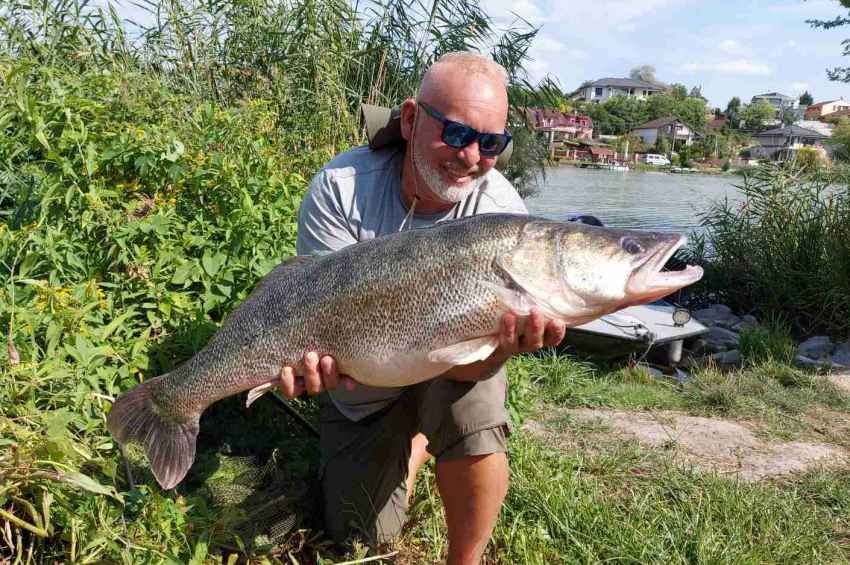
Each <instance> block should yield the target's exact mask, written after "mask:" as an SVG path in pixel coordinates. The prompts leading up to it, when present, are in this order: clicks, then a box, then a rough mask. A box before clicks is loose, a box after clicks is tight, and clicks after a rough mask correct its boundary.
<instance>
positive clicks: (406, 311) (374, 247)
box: [108, 214, 699, 488]
mask: <svg viewBox="0 0 850 565" xmlns="http://www.w3.org/2000/svg"><path fill="white" fill-rule="evenodd" d="M624 238H626V239H629V240H630V241H629V246H626V245H624V244H623V241H624ZM638 241H639V242H640V244H638V245H637V246H635V243H636V242H638ZM681 242H682V238H681V236H678V235H670V234H654V233H646V234H642V233H638V232H626V231H621V230H608V229H603V228H595V227H590V226H584V225H580V224H569V223H563V222H553V221H549V220H543V219H541V218H533V217H528V216H521V215H509V214H491V215H481V216H476V217H472V218H466V219H462V220H457V221H453V222H446V223H442V224H438V225H437V226H433V227H429V228H421V229H413V230H408V231H405V232H402V233H398V234H392V235H388V236H384V237H380V238H376V239H373V240H369V241H365V242H361V243H359V244H356V245H352V246H350V247H347V248H345V249H342V250H340V251H337V252H335V253H332V254H329V255H325V256H322V257H317V258H312V259H305V258H296V259H295V260H293V261H290V262H288V263H284V264H283V265H280V266H278V267H277V268H275V269H274V270H273V271H272V272H271V273H269V274H268V275H267V276H266V277H265V278H264V279H263V280H262V281H261V282H260V283H259V285H258V286H257V288H256V289H255V291H254V292H253V293H252V294H251V295H250V296H249V297H248V298H247V299H246V300H245V301H244V302H243V303H242V304H241V305H240V306H239V307H238V308H237V309H236V310H235V311H234V312H232V313H231V314H230V316H229V317H228V318H227V319H226V320H225V321H224V323H223V324H222V327H221V328H220V329H219V331H218V332H217V333H216V334H215V335H214V336H213V338H212V339H211V340H210V342H209V343H208V344H207V345H206V347H204V348H203V349H202V350H201V351H199V352H198V353H197V354H196V355H195V356H194V357H193V358H192V359H190V360H188V361H187V362H186V363H185V364H183V365H182V366H180V367H178V368H177V369H175V370H173V371H172V372H170V373H167V374H165V375H161V376H159V377H156V378H154V379H151V380H149V381H147V382H145V383H142V384H141V385H139V386H138V387H136V388H134V389H132V390H131V391H129V392H127V393H125V394H124V395H122V396H121V397H119V398H118V400H117V401H116V402H115V405H114V406H113V408H112V411H111V412H110V415H109V419H108V426H109V429H110V431H111V432H112V434H113V436H114V437H115V438H116V440H117V441H118V442H119V443H121V444H122V445H123V444H124V443H126V442H128V441H139V442H141V443H142V444H143V445H144V446H145V448H146V451H147V453H148V456H149V458H150V459H151V466H152V469H153V471H154V475H155V476H156V477H157V480H158V481H159V482H160V484H161V485H163V486H164V487H165V488H171V487H173V486H174V485H175V484H177V483H178V482H179V481H180V480H182V478H183V476H184V475H185V473H186V472H187V471H188V468H189V466H190V465H191V463H192V460H193V459H194V451H195V436H196V434H197V428H198V421H199V417H200V414H201V413H202V412H203V411H204V409H206V407H207V406H209V405H210V404H212V403H213V402H215V401H217V400H219V399H221V398H225V397H227V396H230V395H233V394H236V393H239V392H242V391H245V390H249V389H256V388H257V387H259V389H257V390H264V388H263V387H268V386H269V383H272V382H276V381H277V379H278V378H279V374H280V368H281V366H283V365H290V366H293V367H294V368H295V369H296V372H297V373H300V372H302V371H303V366H302V361H301V360H302V358H303V355H304V353H305V352H307V351H316V352H317V353H319V354H329V355H332V356H333V357H334V358H335V360H336V361H337V365H338V367H339V370H340V372H341V373H343V374H348V375H350V376H351V377H352V378H354V379H355V380H357V381H359V382H361V383H364V384H368V385H373V386H403V385H410V384H415V383H417V382H421V381H423V380H425V379H428V378H433V377H435V376H437V375H439V374H441V373H443V372H445V371H446V370H448V369H449V368H451V367H452V366H453V365H456V364H467V363H470V362H473V361H475V360H479V359H483V358H485V357H486V356H488V355H489V354H490V353H492V351H493V350H494V349H495V347H496V346H497V345H498V329H499V321H500V319H501V317H502V315H503V314H504V313H505V312H506V311H508V310H514V311H515V312H518V313H520V314H523V310H524V309H527V308H528V306H529V305H531V306H534V307H539V308H540V309H541V310H542V311H543V312H544V313H546V314H547V315H549V316H551V317H554V318H559V319H562V320H564V321H565V322H567V323H568V324H570V325H577V324H578V323H584V321H587V320H589V319H594V318H596V317H599V316H601V315H603V314H606V313H609V312H611V311H613V310H615V309H618V308H619V307H622V306H624V305H628V304H634V303H638V302H639V301H641V300H643V301H645V302H648V301H650V300H651V299H653V296H654V295H653V296H650V294H652V293H657V292H660V291H659V290H658V289H651V290H652V292H651V293H649V294H647V293H644V294H640V293H639V292H637V291H635V290H632V291H631V292H627V290H626V289H627V287H628V285H630V284H631V285H632V286H635V284H634V283H633V280H636V279H635V277H636V276H637V275H635V274H634V273H637V274H639V275H641V276H643V274H644V271H647V274H646V276H645V278H646V277H649V278H647V280H651V278H652V277H656V278H657V277H661V275H660V274H657V271H658V270H660V267H661V265H660V264H656V263H659V261H661V259H663V260H666V257H669V254H671V253H672V250H675V247H678V246H679V245H680V244H681ZM624 248H627V249H628V248H631V249H632V251H626V250H624ZM635 249H639V250H640V251H641V253H640V256H639V257H638V256H635V253H636V251H634V250H635ZM646 265H649V267H646ZM588 271H593V274H594V276H592V277H587V276H585V275H586V274H587V272H588ZM596 271H599V272H596ZM650 271H651V272H650ZM665 276H666V275H665ZM662 278H664V277H662ZM697 278H699V277H698V276H697ZM667 279H669V281H674V280H675V281H676V284H672V283H671V282H668V281H667ZM680 279H681V280H684V279H688V281H689V282H693V280H695V279H693V273H690V274H689V275H688V276H687V277H684V276H680V277H678V278H677V277H676V276H675V275H674V276H672V277H671V276H666V278H665V284H666V286H664V287H663V289H664V290H665V292H666V290H668V286H669V287H670V288H672V289H673V290H675V289H676V288H679V287H680V286H683V284H687V282H685V283H682V284H679V282H681V280H680ZM692 279H693V280H692ZM640 280H643V279H640ZM638 286H639V285H638ZM635 288H637V287H635ZM647 292H649V291H647ZM629 300H631V302H629ZM525 313H527V312H525ZM253 392H254V391H252V393H253ZM249 397H250V395H249Z"/></svg>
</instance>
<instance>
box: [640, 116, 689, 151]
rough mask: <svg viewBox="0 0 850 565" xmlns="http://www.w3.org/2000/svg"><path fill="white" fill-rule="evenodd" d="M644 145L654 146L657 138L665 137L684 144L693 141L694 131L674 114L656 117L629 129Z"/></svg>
mask: <svg viewBox="0 0 850 565" xmlns="http://www.w3.org/2000/svg"><path fill="white" fill-rule="evenodd" d="M631 134H632V135H635V136H637V137H639V138H640V140H641V142H643V144H644V145H646V146H650V147H651V146H654V145H655V144H656V142H658V139H659V138H661V137H665V138H667V139H669V140H670V141H671V142H673V143H675V142H676V141H682V142H684V144H685V145H690V144H691V143H693V142H694V132H693V130H692V129H691V128H690V127H688V125H687V124H686V123H685V122H683V121H682V120H680V119H679V118H677V117H675V116H668V117H666V118H658V119H657V120H652V121H650V122H646V123H645V124H641V125H639V126H637V127H636V128H634V129H633V130H632V131H631Z"/></svg>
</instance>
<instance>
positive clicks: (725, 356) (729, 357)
mask: <svg viewBox="0 0 850 565" xmlns="http://www.w3.org/2000/svg"><path fill="white" fill-rule="evenodd" d="M711 358H712V359H713V360H714V362H715V363H717V364H718V365H740V364H741V352H740V351H738V350H737V349H730V350H729V351H722V352H720V353H715V354H714V355H712V356H711Z"/></svg>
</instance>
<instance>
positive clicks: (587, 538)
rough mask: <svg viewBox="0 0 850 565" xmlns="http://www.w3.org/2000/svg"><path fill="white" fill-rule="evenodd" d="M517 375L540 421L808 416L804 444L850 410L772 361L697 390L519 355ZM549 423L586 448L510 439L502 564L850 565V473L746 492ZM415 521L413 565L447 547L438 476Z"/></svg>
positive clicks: (495, 555)
mask: <svg viewBox="0 0 850 565" xmlns="http://www.w3.org/2000/svg"><path fill="white" fill-rule="evenodd" d="M509 374H510V377H511V387H512V390H514V391H516V390H520V391H524V395H515V396H514V397H513V399H512V400H511V402H513V403H515V404H517V403H519V404H520V405H521V406H522V407H523V408H522V409H520V410H519V411H521V412H522V413H523V414H524V416H525V417H526V418H529V419H538V418H543V419H546V417H547V416H551V413H552V412H553V411H554V410H556V409H560V408H562V407H565V406H566V407H590V408H595V407H600V406H604V407H611V408H619V409H629V410H632V409H637V410H644V409H653V410H655V409H665V410H667V409H669V410H677V411H682V412H686V413H691V414H697V415H711V416H715V417H727V418H733V419H746V420H749V421H751V422H755V423H758V424H762V425H765V426H767V427H770V426H773V425H774V420H777V421H778V422H780V423H783V422H784V424H787V420H783V418H786V417H790V418H796V419H797V420H798V421H800V422H801V424H800V428H799V429H797V430H796V431H797V433H798V434H802V433H804V432H805V431H806V425H807V424H806V422H805V421H803V420H802V419H801V418H800V417H801V416H802V415H804V414H807V413H811V412H818V411H822V410H829V411H832V412H833V413H841V414H844V415H845V416H846V415H847V414H848V413H850V403H848V398H847V396H845V395H843V394H841V393H839V391H838V390H836V389H835V387H833V386H831V385H829V384H828V383H826V382H825V381H823V380H822V379H820V378H818V377H816V376H814V375H809V374H806V373H802V372H800V371H797V370H795V369H792V368H790V367H788V366H786V365H782V364H777V363H773V362H770V363H763V364H759V365H755V366H752V367H750V368H747V369H743V370H740V371H738V372H733V373H723V372H720V371H718V370H716V369H712V368H707V369H705V370H703V371H699V372H697V373H696V375H695V376H694V379H693V381H692V382H690V383H688V384H686V385H684V386H678V385H674V384H671V383H670V382H668V381H664V380H658V379H655V378H654V377H650V376H648V375H647V374H646V373H644V372H643V371H641V370H639V369H638V370H636V369H628V368H627V369H611V368H608V369H606V368H600V367H595V366H593V365H590V364H587V363H580V362H577V361H575V360H574V359H572V358H569V357H559V356H553V355H543V356H524V357H521V358H518V359H515V360H513V361H512V362H511V365H510V370H509ZM546 421H547V424H546V425H548V426H552V425H554V426H560V429H557V430H555V431H557V432H563V433H564V435H566V436H567V437H572V438H573V439H574V440H575V441H569V440H567V441H566V443H560V444H558V445H553V443H552V442H550V441H546V440H542V439H540V437H539V436H538V435H537V434H532V433H529V432H528V431H526V430H523V429H520V430H519V431H517V432H516V433H514V434H513V435H512V436H511V439H510V461H511V488H510V492H509V493H508V498H507V501H506V503H505V506H504V507H503V510H502V515H501V518H500V521H499V525H498V526H497V529H496V532H495V533H494V538H493V541H492V543H491V545H490V546H489V548H488V553H487V558H488V559H489V562H492V563H541V564H542V563H597V562H603V561H614V562H623V563H766V562H767V563H790V562H794V563H840V562H846V561H848V557H850V553H848V549H850V544H848V533H849V531H848V525H850V518H848V517H849V516H850V514H848V510H850V489H848V488H847V483H846V479H847V476H848V471H847V470H846V469H842V468H839V469H834V470H829V471H826V470H816V471H812V472H809V473H807V474H804V475H802V476H797V477H792V478H784V479H774V480H766V481H762V482H758V483H746V482H741V481H739V480H736V479H734V478H726V477H723V476H720V475H716V474H712V473H698V472H697V471H695V470H691V469H687V468H682V467H681V466H679V465H674V464H672V462H671V461H670V460H669V458H668V457H667V456H666V455H665V454H664V453H663V451H654V450H644V449H642V448H640V447H638V446H637V444H635V443H634V442H631V441H625V440H621V439H616V438H615V437H613V436H610V434H608V436H610V437H607V438H606V431H607V430H606V429H605V428H599V427H598V425H596V424H594V423H593V422H587V421H581V422H580V421H578V420H575V419H571V418H570V419H567V420H563V419H561V420H557V419H556V421H555V422H551V421H550V420H548V419H547V420H546ZM809 427H811V426H809ZM564 435H561V434H558V435H557V437H560V438H563V437H564ZM600 438H603V439H600ZM821 439H822V438H821ZM561 441H562V442H563V441H564V440H563V439H562V440H561ZM600 442H601V443H600ZM845 445H846V442H845ZM413 516H414V518H413V524H412V527H410V528H409V529H408V531H407V533H406V537H405V539H404V541H403V543H402V548H403V553H405V554H406V555H408V558H410V559H411V562H417V561H419V562H422V561H427V562H433V561H437V560H439V559H440V557H441V556H442V555H444V551H445V549H446V540H445V537H444V536H445V530H444V526H443V522H442V516H441V511H440V505H439V498H438V496H437V494H436V491H435V487H434V479H433V476H432V475H431V474H429V475H427V476H425V477H422V478H420V480H419V482H418V484H417V498H416V503H415V506H414V512H413ZM411 556H413V557H411Z"/></svg>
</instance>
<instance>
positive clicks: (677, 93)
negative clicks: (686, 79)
mask: <svg viewBox="0 0 850 565" xmlns="http://www.w3.org/2000/svg"><path fill="white" fill-rule="evenodd" d="M670 94H672V95H673V98H679V99H681V98H687V97H688V87H687V86H685V85H684V84H679V83H673V84H671V85H670Z"/></svg>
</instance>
